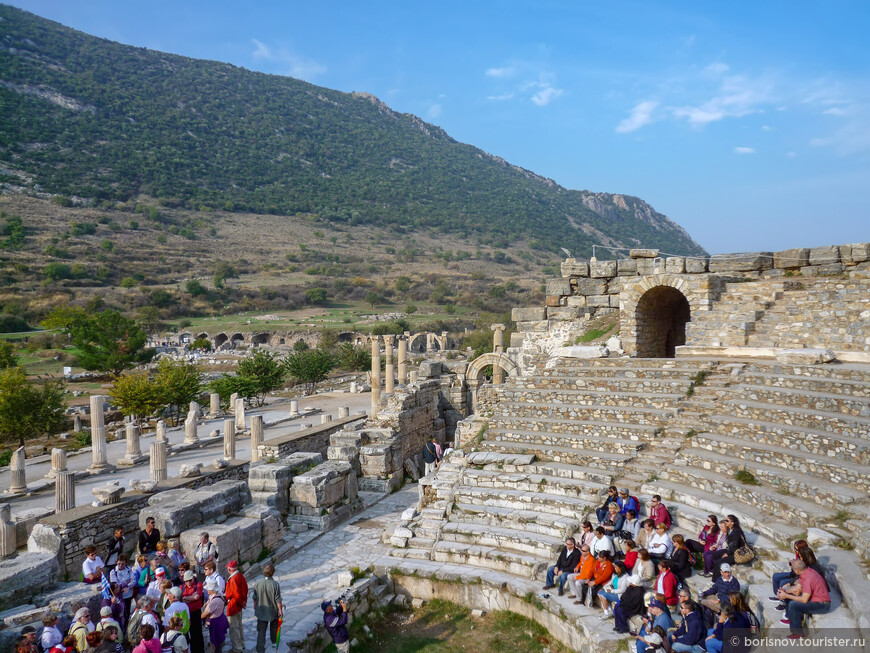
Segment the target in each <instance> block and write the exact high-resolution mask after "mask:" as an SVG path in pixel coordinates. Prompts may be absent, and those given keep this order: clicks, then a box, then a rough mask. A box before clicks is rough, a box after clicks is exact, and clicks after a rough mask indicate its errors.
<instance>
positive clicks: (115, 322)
mask: <svg viewBox="0 0 870 653" xmlns="http://www.w3.org/2000/svg"><path fill="white" fill-rule="evenodd" d="M72 341H73V345H75V346H76V347H78V348H79V349H80V350H81V352H80V353H79V355H78V360H77V362H78V364H79V365H81V366H82V367H84V368H85V369H86V370H96V371H99V372H110V373H112V374H114V375H116V376H117V375H118V374H120V373H121V372H122V371H123V370H126V369H129V368H131V367H135V366H136V365H138V364H140V363H147V362H148V361H150V360H151V359H152V358H153V357H154V350H153V349H148V348H146V346H145V345H146V344H147V342H148V336H147V335H146V334H145V331H143V330H142V327H140V326H139V325H138V324H136V323H135V322H133V320H129V319H127V318H125V317H124V316H123V315H121V314H120V313H119V312H118V311H113V310H107V311H102V312H100V313H96V314H95V315H93V316H92V317H89V318H88V319H87V320H85V321H84V322H80V323H78V324H76V325H74V326H73V328H72Z"/></svg>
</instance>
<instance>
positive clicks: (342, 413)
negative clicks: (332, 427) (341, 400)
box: [338, 406, 350, 419]
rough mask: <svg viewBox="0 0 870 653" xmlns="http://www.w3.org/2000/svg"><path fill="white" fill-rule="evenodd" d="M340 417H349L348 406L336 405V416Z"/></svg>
mask: <svg viewBox="0 0 870 653" xmlns="http://www.w3.org/2000/svg"><path fill="white" fill-rule="evenodd" d="M342 417H350V406H339V407H338V418H339V419H341V418H342Z"/></svg>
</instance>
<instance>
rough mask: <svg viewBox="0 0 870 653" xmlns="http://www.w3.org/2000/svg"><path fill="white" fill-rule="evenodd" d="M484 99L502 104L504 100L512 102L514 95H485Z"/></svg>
mask: <svg viewBox="0 0 870 653" xmlns="http://www.w3.org/2000/svg"><path fill="white" fill-rule="evenodd" d="M486 99H487V100H493V101H495V102H504V101H505V100H513V99H514V94H513V93H505V94H504V95H487V96H486Z"/></svg>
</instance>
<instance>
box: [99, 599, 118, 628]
mask: <svg viewBox="0 0 870 653" xmlns="http://www.w3.org/2000/svg"><path fill="white" fill-rule="evenodd" d="M106 626H115V627H116V628H117V629H118V631H119V632H120V630H121V624H119V623H118V622H117V621H116V620H115V619H112V608H111V606H108V605H104V606H103V607H102V608H101V609H100V623H98V624H97V631H98V632H103V629H104V628H105V627H106Z"/></svg>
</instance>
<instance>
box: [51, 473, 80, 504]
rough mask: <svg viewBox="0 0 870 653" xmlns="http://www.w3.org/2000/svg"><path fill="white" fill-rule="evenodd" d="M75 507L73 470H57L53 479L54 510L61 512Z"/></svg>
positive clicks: (74, 477) (74, 476) (74, 475)
mask: <svg viewBox="0 0 870 653" xmlns="http://www.w3.org/2000/svg"><path fill="white" fill-rule="evenodd" d="M75 507H76V474H75V472H58V473H57V476H56V477H55V479H54V512H55V513H61V512H64V511H66V510H72V509H73V508H75Z"/></svg>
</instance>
